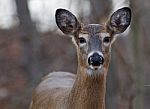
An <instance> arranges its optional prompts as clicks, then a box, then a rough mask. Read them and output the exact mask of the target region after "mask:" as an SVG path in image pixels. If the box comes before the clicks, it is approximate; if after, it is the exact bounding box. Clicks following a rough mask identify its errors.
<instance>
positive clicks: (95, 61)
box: [88, 53, 104, 66]
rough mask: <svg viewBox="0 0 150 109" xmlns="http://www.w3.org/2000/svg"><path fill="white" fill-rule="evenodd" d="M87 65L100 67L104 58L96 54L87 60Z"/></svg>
mask: <svg viewBox="0 0 150 109" xmlns="http://www.w3.org/2000/svg"><path fill="white" fill-rule="evenodd" d="M88 63H89V65H92V66H100V65H102V64H103V63H104V58H103V57H102V56H101V55H99V54H98V53H94V54H93V55H91V56H90V57H89V58H88Z"/></svg>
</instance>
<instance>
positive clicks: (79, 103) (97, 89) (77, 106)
mask: <svg viewBox="0 0 150 109" xmlns="http://www.w3.org/2000/svg"><path fill="white" fill-rule="evenodd" d="M86 71H87V69H84V68H82V67H80V66H79V67H78V72H77V78H76V81H75V83H74V86H73V88H72V90H71V93H70V95H69V102H70V106H71V107H70V109H105V91H106V74H107V73H106V72H103V73H102V74H100V75H97V76H92V75H91V76H89V75H87V72H86Z"/></svg>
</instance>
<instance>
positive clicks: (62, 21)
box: [55, 9, 80, 35]
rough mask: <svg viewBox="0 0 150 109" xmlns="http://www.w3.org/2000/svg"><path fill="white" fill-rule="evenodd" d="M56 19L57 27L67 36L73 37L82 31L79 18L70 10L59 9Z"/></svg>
mask: <svg viewBox="0 0 150 109" xmlns="http://www.w3.org/2000/svg"><path fill="white" fill-rule="evenodd" d="M55 19H56V24H57V26H58V27H59V29H60V30H61V31H62V32H63V33H65V34H69V35H73V34H74V33H75V32H77V31H78V30H79V29H80V23H79V22H78V20H77V18H76V17H75V16H74V15H73V14H72V13H71V12H69V11H68V10H65V9H57V10H56V13H55Z"/></svg>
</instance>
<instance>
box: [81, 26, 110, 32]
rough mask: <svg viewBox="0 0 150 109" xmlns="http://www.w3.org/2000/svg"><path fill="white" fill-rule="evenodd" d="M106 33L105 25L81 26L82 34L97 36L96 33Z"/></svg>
mask: <svg viewBox="0 0 150 109" xmlns="http://www.w3.org/2000/svg"><path fill="white" fill-rule="evenodd" d="M105 32H107V29H106V26H105V25H100V24H87V25H85V24H82V25H81V33H87V34H96V33H105Z"/></svg>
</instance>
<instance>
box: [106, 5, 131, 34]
mask: <svg viewBox="0 0 150 109" xmlns="http://www.w3.org/2000/svg"><path fill="white" fill-rule="evenodd" d="M130 22H131V9H130V8H128V7H124V8H121V9H118V10H117V11H116V12H114V13H113V14H112V15H111V17H110V20H109V21H108V24H107V26H108V29H109V30H110V31H112V32H113V33H115V34H118V33H122V32H124V31H125V30H126V29H127V27H128V26H129V25H130Z"/></svg>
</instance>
